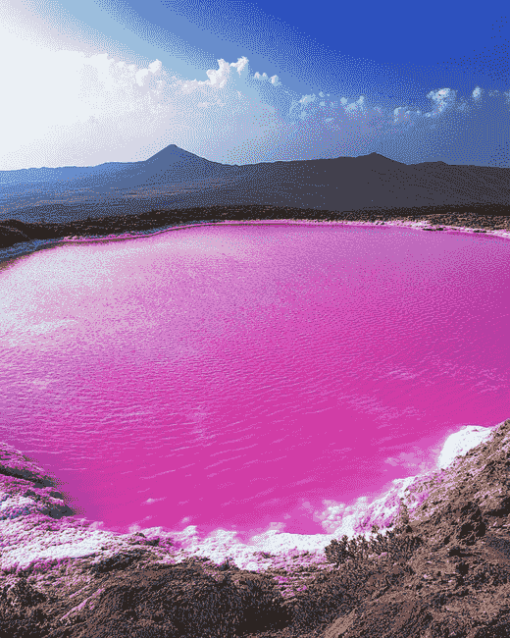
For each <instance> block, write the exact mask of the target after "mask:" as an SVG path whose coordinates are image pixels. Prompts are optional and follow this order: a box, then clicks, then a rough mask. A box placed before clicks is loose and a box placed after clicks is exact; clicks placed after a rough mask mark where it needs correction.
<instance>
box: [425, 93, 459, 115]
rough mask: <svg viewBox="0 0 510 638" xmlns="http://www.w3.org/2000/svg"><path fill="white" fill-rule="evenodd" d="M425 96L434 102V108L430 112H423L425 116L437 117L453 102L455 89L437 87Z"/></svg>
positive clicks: (455, 94) (455, 96) (455, 95)
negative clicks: (436, 89) (437, 88)
mask: <svg viewBox="0 0 510 638" xmlns="http://www.w3.org/2000/svg"><path fill="white" fill-rule="evenodd" d="M427 97H428V98H429V100H432V102H433V103H434V108H433V110H432V111H430V113H425V117H438V116H440V115H441V114H442V113H443V112H444V111H445V110H446V109H448V108H450V107H451V106H453V105H454V104H455V100H456V98H457V91H453V90H452V89H448V88H445V89H439V90H438V91H430V93H428V94H427Z"/></svg>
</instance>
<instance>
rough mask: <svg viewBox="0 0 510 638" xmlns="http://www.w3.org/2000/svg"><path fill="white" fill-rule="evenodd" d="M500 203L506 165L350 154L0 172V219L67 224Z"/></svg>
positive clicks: (509, 196) (170, 154)
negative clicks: (172, 213)
mask: <svg viewBox="0 0 510 638" xmlns="http://www.w3.org/2000/svg"><path fill="white" fill-rule="evenodd" d="M509 203H510V169H508V168H493V167H480V166H464V165H462V166H460V165H459V166H456V165H448V164H444V163H443V162H426V163H422V164H411V165H406V164H401V163H400V162H396V161H393V160H390V159H388V158H386V157H384V156H382V155H378V154H377V153H371V154H370V155H365V156H360V157H355V158H354V157H339V158H336V159H319V160H303V161H291V162H272V163H260V164H248V165H244V166H237V165H225V164H219V163H216V162H210V161H209V160H206V159H204V158H202V157H199V156H197V155H194V154H193V153H189V152H187V151H185V150H183V149H181V148H179V147H177V146H175V145H174V144H172V145H170V146H167V147H166V148H164V149H163V150H161V151H160V152H159V153H156V154H155V155H153V156H152V157H150V158H149V159H147V160H145V161H143V162H128V163H119V162H111V163H106V164H101V165H99V166H94V167H83V168H79V167H63V168H55V169H49V168H39V169H26V170H19V171H2V172H0V220H2V219H3V220H6V219H18V220H21V221H25V222H31V221H39V222H41V221H42V222H53V223H57V222H60V223H62V222H70V221H73V220H78V219H86V218H87V217H101V216H111V215H119V214H128V215H132V214H139V213H143V212H147V211H150V210H153V209H154V208H160V209H167V210H168V209H174V210H178V209H183V208H191V207H207V206H242V205H259V206H266V205H267V206H279V207H287V206H290V207H294V208H308V209H314V210H329V211H337V212H340V213H341V212H346V211H360V210H364V211H370V210H382V209H394V208H400V209H406V208H419V207H431V206H453V207H455V206H464V207H465V206H470V205H473V204H487V205H491V206H508V205H509Z"/></svg>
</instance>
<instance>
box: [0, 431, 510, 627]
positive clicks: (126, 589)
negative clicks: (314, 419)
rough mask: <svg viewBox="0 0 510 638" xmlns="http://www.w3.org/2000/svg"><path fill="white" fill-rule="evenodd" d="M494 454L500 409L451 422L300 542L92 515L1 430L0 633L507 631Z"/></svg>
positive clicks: (504, 479) (503, 447)
mask: <svg viewBox="0 0 510 638" xmlns="http://www.w3.org/2000/svg"><path fill="white" fill-rule="evenodd" d="M509 469H510V419H509V420H507V421H505V422H503V423H500V424H499V425H497V426H495V427H493V428H483V427H478V426H465V427H464V428H462V429H461V430H460V431H459V432H458V433H455V434H453V435H451V436H450V437H448V439H447V440H446V441H445V443H444V445H443V450H442V452H441V455H440V457H439V459H438V463H437V467H436V469H435V470H433V471H431V472H428V473H425V474H422V475H419V476H417V477H409V478H406V479H399V480H397V481H394V487H393V488H392V489H391V490H390V491H389V492H388V493H386V494H384V495H383V496H382V497H380V498H378V499H377V500H375V501H374V502H372V503H371V504H367V505H366V506H365V507H363V508H360V509H359V511H357V512H356V513H355V514H354V515H352V516H351V517H350V519H349V520H345V521H343V522H342V525H341V526H340V527H339V528H338V529H337V530H335V532H334V533H333V534H331V535H319V536H320V537H321V539H320V541H321V542H318V543H316V544H315V549H303V547H304V545H303V546H301V549H300V548H299V538H300V537H299V536H298V535H292V534H279V535H278V536H281V537H284V538H283V539H282V540H283V541H284V542H283V543H282V544H280V545H278V543H276V542H275V541H276V538H272V537H271V534H268V535H266V537H265V539H262V540H261V542H260V543H259V544H256V543H255V544H252V545H245V544H243V543H240V542H238V541H236V539H235V538H234V536H235V534H234V535H233V534H231V533H227V532H224V533H223V534H222V533H221V532H218V533H216V534H215V535H214V534H213V535H212V536H211V537H210V538H206V539H199V538H198V537H197V535H196V530H194V528H192V527H190V528H187V529H186V530H184V531H182V532H163V531H162V530H161V529H159V528H151V529H146V530H142V531H140V532H137V533H134V534H124V535H122V534H116V533H113V532H109V531H107V530H102V529H101V528H100V527H101V526H100V525H97V524H96V523H93V522H91V521H87V520H86V519H80V518H78V517H77V516H76V514H75V513H74V512H73V511H72V510H71V509H70V508H69V507H68V505H67V504H66V502H65V501H66V497H65V494H64V492H62V490H61V489H60V488H59V485H58V481H57V480H56V479H54V478H52V477H50V476H48V475H46V474H44V472H43V470H42V469H41V468H40V467H38V466H37V465H36V464H35V463H33V462H32V461H31V460H30V459H28V458H27V457H25V456H24V455H23V454H22V453H21V452H19V451H17V450H15V449H14V448H12V447H10V446H8V445H5V444H2V445H0V546H1V562H0V636H2V637H6V638H7V637H9V638H22V637H27V638H28V637H31V638H39V637H41V638H42V637H45V638H46V637H47V638H78V637H79V638H107V637H108V638H110V637H111V636H115V637H116V638H117V637H118V638H123V637H126V638H127V637H128V636H129V637H130V638H132V637H135V638H142V637H143V638H153V637H172V638H188V637H189V638H204V637H209V638H216V637H217V638H228V637H230V636H232V637H233V636H245V637H246V638H255V637H257V638H277V637H278V638H284V637H288V638H293V637H295V638H297V637H301V638H305V637H306V638H312V637H319V636H324V637H325V638H339V637H342V638H373V637H380V638H390V637H391V638H401V637H402V638H403V637H404V636H405V637H410V636H413V637H414V636H416V637H420V638H440V637H441V638H443V637H444V636H448V637H450V636H455V637H457V638H496V637H503V636H508V635H509V633H510V603H509V602H508V601H509V594H510V517H509V514H510V479H509V478H508V476H509ZM273 536H274V535H273ZM301 538H302V539H303V540H305V539H306V538H309V539H314V538H315V537H313V536H312V537H301ZM310 547H312V545H310Z"/></svg>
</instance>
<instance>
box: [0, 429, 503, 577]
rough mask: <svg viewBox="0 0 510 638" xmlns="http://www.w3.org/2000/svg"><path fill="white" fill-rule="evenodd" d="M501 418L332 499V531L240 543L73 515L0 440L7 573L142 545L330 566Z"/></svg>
mask: <svg viewBox="0 0 510 638" xmlns="http://www.w3.org/2000/svg"><path fill="white" fill-rule="evenodd" d="M501 425H503V424H502V423H501V424H499V425H497V426H495V427H491V428H485V427H481V426H476V425H467V426H464V427H462V428H461V429H460V430H459V431H458V432H456V433H454V434H452V435H450V436H449V437H448V438H447V439H446V440H445V442H444V444H443V447H442V450H441V453H440V455H439V458H438V460H437V468H436V469H435V470H434V471H433V472H428V473H426V474H421V475H418V476H411V477H407V478H402V479H396V480H394V481H393V486H392V487H391V489H390V490H389V491H387V492H386V493H385V494H383V495H382V496H380V497H379V498H376V499H375V500H373V501H372V502H371V503H368V501H367V499H366V497H361V498H359V499H358V500H357V502H356V503H355V504H354V505H353V506H351V507H347V508H345V507H341V506H338V505H335V506H330V508H329V513H328V516H327V517H326V518H325V520H324V521H323V526H324V528H325V530H326V531H328V532H329V533H327V534H317V535H300V534H288V533H282V532H278V530H274V529H272V530H269V531H267V532H265V533H264V534H261V535H259V536H255V537H253V538H252V539H251V541H250V542H249V543H247V544H246V543H242V542H241V541H240V540H239V539H237V538H236V533H235V532H228V531H224V530H216V531H215V532H213V533H211V534H209V535H208V536H207V537H205V538H203V537H200V535H199V534H198V533H197V530H196V528H195V527H194V526H189V527H187V528H186V529H185V530H184V531H180V532H172V531H165V530H163V529H162V528H160V527H153V528H148V529H143V530H140V531H139V532H136V533H133V534H117V533H114V532H110V531H108V530H104V529H101V527H102V524H101V523H98V522H92V521H89V520H87V519H84V518H79V517H77V516H76V515H73V512H72V510H70V509H69V507H68V506H67V505H66V503H65V497H64V495H63V494H62V492H61V491H60V490H59V489H58V486H57V484H56V480H55V479H53V478H52V477H49V476H47V475H45V474H44V472H43V469H42V468H40V467H39V466H37V465H36V464H35V463H34V462H32V461H31V460H29V459H28V458H27V457H25V456H24V455H23V454H22V452H20V451H18V450H16V449H15V448H13V447H12V446H10V445H8V444H6V443H2V444H0V543H1V559H0V569H1V570H2V572H3V573H4V574H5V573H9V572H13V571H20V570H26V569H27V568H30V567H32V568H33V567H34V566H37V565H40V566H42V565H45V564H46V565H49V564H54V563H59V562H60V561H62V560H65V559H78V558H88V559H90V560H91V561H92V563H93V564H94V563H98V562H101V561H105V560H108V559H111V558H112V557H114V556H115V555H117V554H119V552H122V551H125V550H128V549H133V546H134V545H142V546H144V548H145V549H146V550H147V551H149V552H151V553H152V554H153V555H154V559H155V560H156V561H158V562H162V563H176V562H182V561H183V560H185V559H186V558H188V557H190V556H201V557H207V558H209V559H211V560H212V561H214V562H215V563H218V564H219V563H221V562H223V561H225V560H227V559H228V560H229V561H231V563H235V565H236V566H237V567H239V568H240V569H247V570H251V571H264V570H266V569H268V568H283V569H290V568H291V567H296V566H297V565H299V564H301V565H310V564H316V565H321V564H322V565H324V566H326V562H327V561H326V557H325V553H324V548H325V547H326V546H327V545H328V544H329V543H330V542H331V540H332V539H333V538H335V539H340V538H341V537H342V536H343V535H344V534H345V535H347V536H348V537H349V538H352V537H354V536H356V535H358V534H362V535H365V536H366V537H367V538H368V537H370V536H371V528H372V526H373V525H377V526H378V527H379V528H380V530H381V533H383V534H384V533H385V532H386V531H387V530H388V529H391V528H392V527H393V526H394V524H395V521H396V518H397V516H398V514H399V512H400V509H401V504H400V499H401V498H402V499H403V502H404V503H405V504H406V506H407V508H408V511H409V515H410V520H411V521H413V518H414V515H415V512H416V511H417V510H418V508H419V507H420V506H421V505H422V504H423V502H424V501H425V500H426V499H427V498H428V496H429V491H430V490H429V489H428V488H427V487H426V486H427V485H430V484H431V483H432V484H435V483H437V484H439V483H441V482H444V480H445V477H447V476H448V475H449V473H451V472H454V471H455V466H456V465H457V463H456V460H457V459H458V458H459V457H461V456H464V455H466V454H467V452H468V451H469V450H471V449H473V448H475V447H477V446H482V445H483V444H484V443H487V441H489V440H490V439H491V437H493V436H494V433H495V432H496V431H497V429H498V428H499V427H500V426H501Z"/></svg>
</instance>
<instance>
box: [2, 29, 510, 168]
mask: <svg viewBox="0 0 510 638" xmlns="http://www.w3.org/2000/svg"><path fill="white" fill-rule="evenodd" d="M0 36H1V37H0V39H2V38H3V43H4V45H5V46H6V47H7V48H8V50H9V52H10V55H11V57H12V58H14V59H16V64H11V65H6V67H7V68H6V70H5V71H4V82H5V84H6V86H8V87H9V90H10V95H12V96H13V99H10V100H4V101H2V103H1V105H0V109H1V118H2V120H1V121H2V123H3V131H2V133H3V135H2V143H3V148H2V150H3V166H0V169H4V170H13V169H16V168H25V167H29V166H34V167H35V166H63V165H81V166H83V165H94V164H100V163H102V162H107V161H137V160H143V159H146V158H147V157H149V156H151V155H153V154H154V153H156V152H157V151H159V150H160V149H161V148H163V147H164V146H166V145H168V144H177V145H178V146H180V147H182V148H184V149H186V150H189V151H191V152H193V153H196V154H198V155H201V156H203V157H206V158H208V159H211V160H214V161H220V162H225V163H232V164H234V163H236V164H246V163H255V162H261V161H276V160H297V159H313V158H318V157H338V156H341V155H350V156H356V155H360V154H366V153H369V152H372V151H374V150H376V151H378V152H382V153H383V154H386V155H388V156H389V157H393V158H394V159H397V160H399V161H407V160H406V156H403V155H402V153H403V152H404V151H405V148H406V145H407V147H408V151H409V157H412V159H411V161H425V159H423V158H420V157H417V154H419V152H421V151H420V149H423V148H424V145H425V146H426V141H427V139H429V138H430V136H431V131H433V130H434V128H435V127H437V126H438V125H440V124H441V123H442V122H443V123H444V122H449V121H450V119H449V118H451V117H452V114H454V113H456V114H457V116H459V117H465V118H467V117H468V116H471V115H472V114H473V113H479V114H480V117H482V118H483V117H485V115H484V114H485V113H486V111H485V110H484V109H490V105H491V104H496V103H497V104H498V105H500V106H501V105H502V104H505V108H506V115H507V117H508V103H509V101H510V100H509V96H510V92H508V93H499V92H489V93H488V96H487V94H485V93H484V91H483V89H482V88H481V87H478V86H476V87H475V88H474V89H473V91H472V93H471V94H470V95H468V96H467V97H466V98H462V99H459V97H458V94H457V91H456V90H454V89H452V88H448V87H443V88H438V89H434V90H432V91H429V93H428V94H427V98H428V99H429V101H430V105H431V107H430V109H428V110H427V109H426V110H425V112H422V111H421V110H418V109H415V108H412V107H409V106H406V105H404V104H402V105H397V107H396V108H391V109H390V108H388V107H384V106H382V105H381V104H379V103H377V101H374V100H373V99H371V97H370V96H367V95H350V96H349V95H343V94H333V93H324V92H322V91H319V92H318V93H315V92H313V91H311V92H310V93H307V94H302V95H299V94H297V93H295V92H294V91H292V90H290V89H289V88H287V87H286V86H285V85H284V84H282V82H281V81H280V80H279V78H278V76H277V75H273V76H271V77H269V76H268V74H267V73H265V72H264V71H263V70H260V71H259V70H255V72H253V71H252V70H251V69H250V65H249V60H248V59H247V58H246V57H245V56H242V57H239V58H238V60H237V61H235V62H228V61H226V60H223V59H219V60H218V66H217V68H215V69H208V70H206V71H205V72H204V77H203V78H193V79H189V78H182V77H177V76H175V75H172V74H171V72H170V71H169V70H168V69H167V68H165V66H164V65H163V64H162V62H161V61H160V60H158V59H156V60H153V61H150V62H147V63H146V64H132V63H129V61H126V60H122V59H119V58H118V57H113V56H111V55H109V54H107V53H101V54H94V55H87V54H85V53H84V52H82V51H65V50H58V51H55V50H51V49H49V48H44V47H43V45H41V43H35V42H31V41H22V40H20V39H19V37H17V36H16V37H14V35H13V34H12V33H10V32H9V31H5V32H2V28H1V27H0ZM4 36H5V37H4ZM487 112H489V111H487ZM504 114H505V113H504V112H503V111H501V108H500V115H501V116H503V115H504ZM462 121H464V120H462ZM465 121H466V122H467V119H466V120H465ZM461 123H462V122H461ZM455 127H456V130H460V129H459V122H458V121H456V122H455ZM413 136H414V137H413ZM392 144H393V146H391V145H392ZM449 144H450V146H452V140H451V139H450V141H449ZM385 145H386V146H385ZM453 146H454V144H453ZM430 152H433V149H432V146H431V151H430ZM413 153H414V155H413ZM415 157H417V159H415Z"/></svg>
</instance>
